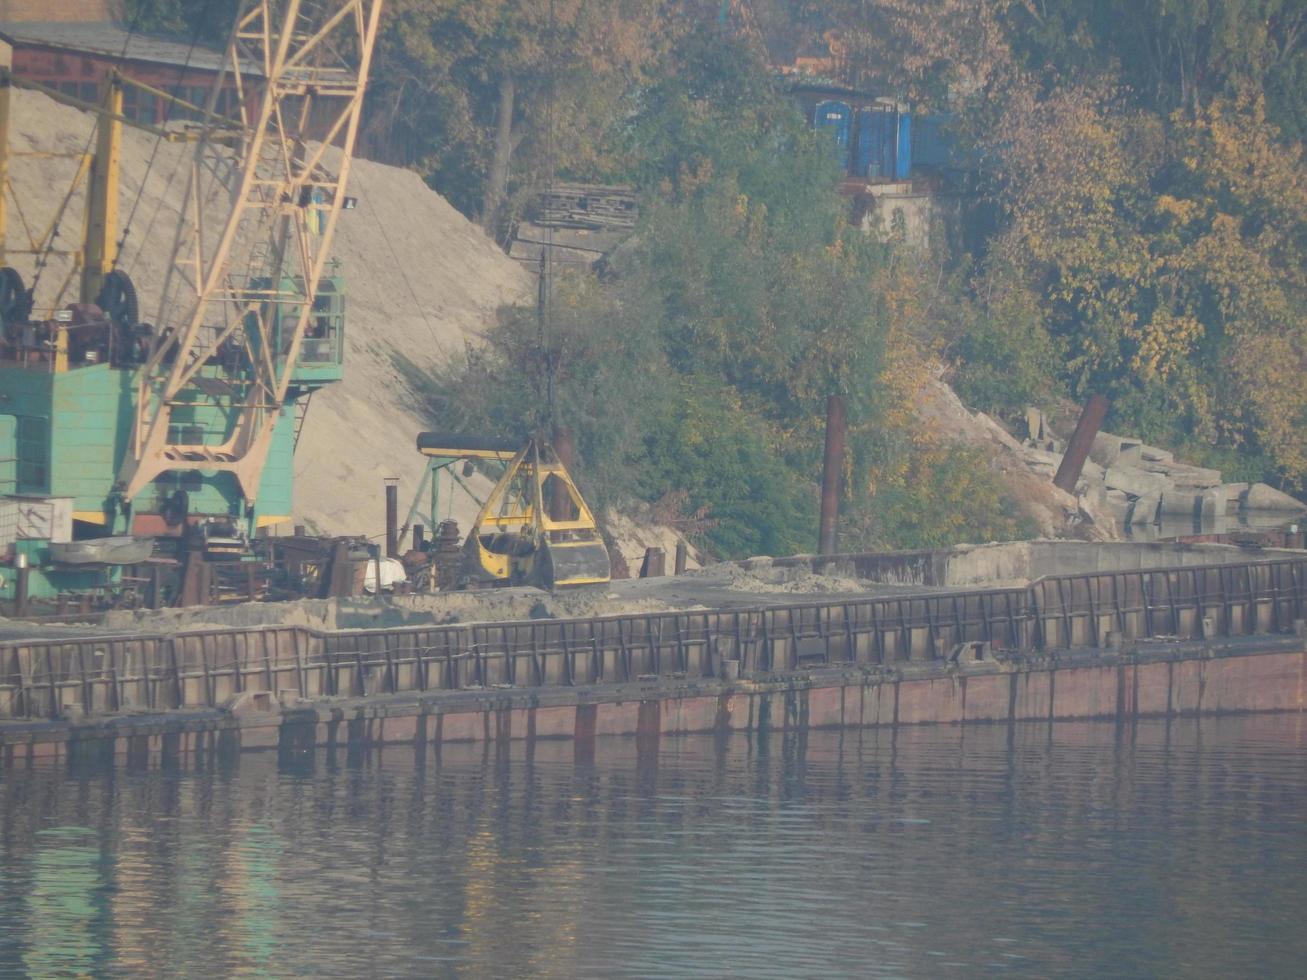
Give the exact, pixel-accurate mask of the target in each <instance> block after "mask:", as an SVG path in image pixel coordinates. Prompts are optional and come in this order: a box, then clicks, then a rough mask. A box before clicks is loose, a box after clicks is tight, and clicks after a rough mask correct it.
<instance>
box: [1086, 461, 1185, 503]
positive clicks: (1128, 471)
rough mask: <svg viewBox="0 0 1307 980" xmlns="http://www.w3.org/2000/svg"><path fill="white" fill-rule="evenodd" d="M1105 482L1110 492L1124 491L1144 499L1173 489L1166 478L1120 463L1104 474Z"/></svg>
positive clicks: (1109, 468)
mask: <svg viewBox="0 0 1307 980" xmlns="http://www.w3.org/2000/svg"><path fill="white" fill-rule="evenodd" d="M1103 482H1104V483H1106V484H1107V488H1108V489H1109V490H1124V491H1125V492H1126V493H1128V494H1130V495H1131V496H1132V497H1142V496H1144V495H1145V494H1151V493H1157V494H1160V493H1164V492H1165V491H1167V490H1169V489H1171V482H1170V481H1169V480H1167V479H1166V477H1164V476H1158V475H1157V474H1156V473H1149V472H1147V471H1145V470H1141V469H1138V468H1137V467H1134V466H1126V465H1123V464H1121V463H1119V462H1118V463H1114V464H1112V465H1111V466H1109V467H1108V468H1107V472H1106V473H1104V474H1103Z"/></svg>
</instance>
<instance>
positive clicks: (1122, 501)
mask: <svg viewBox="0 0 1307 980" xmlns="http://www.w3.org/2000/svg"><path fill="white" fill-rule="evenodd" d="M1103 506H1104V507H1106V508H1107V509H1108V510H1109V511H1111V513H1112V514H1113V515H1114V516H1116V517H1117V518H1118V519H1121V518H1124V517H1125V515H1126V514H1127V513H1128V512H1129V510H1130V495H1129V494H1128V493H1126V492H1125V491H1124V490H1104V491H1103Z"/></svg>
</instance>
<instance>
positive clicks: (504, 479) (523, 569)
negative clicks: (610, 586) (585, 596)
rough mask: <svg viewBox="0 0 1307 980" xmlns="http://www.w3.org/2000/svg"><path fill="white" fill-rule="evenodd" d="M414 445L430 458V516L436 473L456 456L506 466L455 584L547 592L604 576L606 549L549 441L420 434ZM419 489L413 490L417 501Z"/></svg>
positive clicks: (602, 580) (600, 581)
mask: <svg viewBox="0 0 1307 980" xmlns="http://www.w3.org/2000/svg"><path fill="white" fill-rule="evenodd" d="M417 448H418V452H420V453H422V454H423V455H424V456H427V457H429V458H430V459H431V461H432V462H431V465H430V466H429V467H428V471H427V473H428V477H429V478H430V480H431V481H432V490H433V506H432V513H433V516H434V514H435V512H436V506H435V499H434V498H435V481H436V480H437V478H438V475H439V473H440V471H441V470H443V469H445V468H450V467H452V466H453V465H454V464H457V463H459V462H460V461H461V462H463V463H464V465H465V466H466V465H467V464H469V463H473V462H474V461H478V460H480V461H495V462H499V463H503V464H504V470H503V473H502V475H500V477H499V479H498V482H496V483H495V485H494V488H493V489H492V490H491V491H490V493H489V494H488V495H487V497H486V499H485V501H484V502H483V503H482V505H481V509H480V511H479V512H478V513H477V517H476V521H475V523H474V524H473V525H472V527H471V529H470V530H469V531H468V534H467V538H466V539H465V540H464V542H463V546H462V553H461V561H460V563H459V565H458V572H457V578H456V581H455V582H454V583H453V584H454V586H455V587H456V588H479V587H486V586H497V585H533V586H536V587H537V588H541V589H545V590H547V591H551V592H552V591H554V590H556V589H567V588H574V587H578V586H586V585H606V584H607V583H608V582H609V581H610V579H611V574H612V573H611V563H610V560H609V556H608V548H607V547H606V546H605V545H604V541H603V537H602V536H601V535H600V533H599V526H598V524H597V523H596V522H595V518H594V514H593V513H592V512H591V510H590V507H589V506H588V505H587V504H586V502H585V499H584V498H583V497H582V496H581V492H580V490H578V489H577V486H576V482H575V481H574V480H573V479H572V475H571V473H569V472H568V469H567V466H566V464H565V463H564V461H563V460H562V459H561V458H560V457H559V454H558V452H557V451H556V450H555V448H554V447H553V446H551V445H550V444H548V443H546V442H543V441H541V440H537V439H532V440H529V441H528V442H527V444H526V445H525V446H522V447H521V448H519V449H514V448H513V447H512V445H510V444H506V443H493V442H491V441H489V440H476V439H468V438H465V437H459V436H450V435H446V434H443V433H436V432H424V433H422V434H421V435H419V436H418V440H417ZM422 491H423V488H419V491H418V500H420V499H421V496H422ZM418 500H415V501H414V505H413V508H412V509H411V510H410V515H409V516H410V520H411V518H412V516H413V514H414V513H416V510H417V507H418ZM443 526H444V525H442V527H443Z"/></svg>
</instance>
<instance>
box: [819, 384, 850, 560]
mask: <svg viewBox="0 0 1307 980" xmlns="http://www.w3.org/2000/svg"><path fill="white" fill-rule="evenodd" d="M846 423H847V417H846V415H845V411H844V398H843V397H842V396H840V395H831V396H830V397H829V398H828V399H826V458H825V463H824V464H823V466H822V474H821V530H820V535H819V538H818V551H819V552H820V553H821V554H823V555H833V554H835V548H836V543H837V538H838V536H839V520H840V478H841V477H842V476H843V474H844V430H845V427H846Z"/></svg>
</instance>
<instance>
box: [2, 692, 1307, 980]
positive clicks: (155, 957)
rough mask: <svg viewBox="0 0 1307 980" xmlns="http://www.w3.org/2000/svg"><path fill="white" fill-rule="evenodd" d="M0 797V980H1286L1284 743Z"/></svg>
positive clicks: (665, 765) (1167, 739) (265, 777)
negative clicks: (246, 978) (373, 979)
mask: <svg viewBox="0 0 1307 980" xmlns="http://www.w3.org/2000/svg"><path fill="white" fill-rule="evenodd" d="M573 752H574V750H573V747H572V745H571V744H569V743H537V744H536V745H535V747H534V749H533V750H532V751H531V753H530V754H529V755H528V751H527V748H526V746H524V745H520V744H514V745H513V746H512V747H511V750H510V751H509V753H508V754H507V755H506V756H505V755H500V754H497V753H496V752H495V751H494V749H493V748H491V749H490V750H489V751H488V752H487V751H486V750H484V749H483V748H481V747H479V746H478V747H472V746H460V747H454V748H451V747H449V746H446V747H445V748H444V749H443V750H442V752H441V753H440V754H439V755H438V756H437V755H435V754H433V753H430V752H428V753H427V754H426V755H425V757H423V758H415V753H414V751H413V750H412V749H392V748H388V749H386V750H385V751H384V752H381V753H371V754H366V755H361V756H350V755H345V754H340V755H336V756H334V757H329V756H328V755H327V754H326V753H325V751H324V750H318V753H317V755H316V757H308V758H305V757H298V758H294V759H285V758H281V759H279V758H278V756H277V754H276V753H246V754H244V755H240V756H236V757H232V758H226V759H216V760H210V761H208V762H207V763H206V764H204V765H203V766H201V767H199V768H198V769H197V768H191V769H189V770H180V771H167V770H160V769H158V768H154V769H145V770H139V771H132V770H129V769H124V768H119V769H117V770H113V769H94V770H89V771H78V772H72V773H69V772H67V771H65V770H63V769H54V768H51V769H44V770H42V769H33V770H27V771H16V772H15V771H7V772H0V976H13V975H30V976H78V975H92V976H101V975H110V976H225V975H251V976H255V975H257V976H315V977H326V976H339V977H367V976H493V977H512V976H525V975H539V976H556V977H572V976H605V977H607V976H642V977H643V976H727V975H731V976H775V977H807V976H830V975H837V976H868V977H879V976H905V977H942V976H978V975H995V974H1002V975H1011V976H1025V977H1045V976H1068V977H1090V976H1158V975H1166V976H1182V977H1183V976H1190V977H1208V976H1211V977H1215V976H1259V977H1261V976H1283V977H1289V976H1301V975H1302V971H1303V969H1304V966H1303V965H1304V963H1305V962H1307V929H1305V928H1304V918H1307V717H1302V716H1263V717H1257V718H1227V719H1204V720H1202V721H1201V722H1199V721H1195V720H1183V721H1173V722H1171V723H1170V724H1166V723H1161V722H1159V723H1146V724H1140V725H1139V726H1138V727H1137V728H1134V729H1126V730H1124V731H1118V730H1117V729H1116V728H1115V727H1114V726H1113V725H1110V724H1083V725H1081V724H1057V725H1053V726H1046V725H1036V724H1031V725H1018V726H1015V727H1013V728H1008V727H1004V726H993V727H976V728H967V729H965V730H961V729H957V728H930V729H927V728H920V729H904V730H900V731H899V732H898V733H897V734H896V735H895V734H891V733H890V732H874V731H867V732H857V731H849V732H844V733H838V732H823V733H812V734H809V735H808V736H806V737H798V736H791V737H781V736H775V737H771V738H767V739H764V740H761V741H759V740H750V739H748V738H746V737H744V736H732V737H730V738H724V739H714V738H711V737H690V738H678V739H665V740H664V741H663V742H662V744H661V745H660V746H658V747H657V748H656V750H654V751H650V750H649V749H648V747H647V746H637V744H636V742H635V741H633V740H624V739H609V740H604V739H599V740H598V743H597V748H596V751H595V755H594V758H593V759H587V760H576V759H574V757H573Z"/></svg>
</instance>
